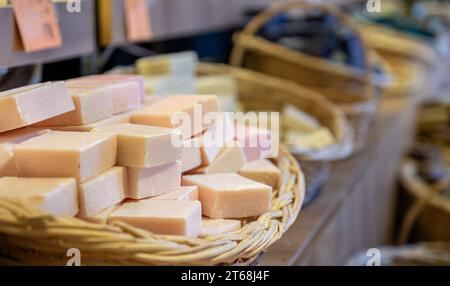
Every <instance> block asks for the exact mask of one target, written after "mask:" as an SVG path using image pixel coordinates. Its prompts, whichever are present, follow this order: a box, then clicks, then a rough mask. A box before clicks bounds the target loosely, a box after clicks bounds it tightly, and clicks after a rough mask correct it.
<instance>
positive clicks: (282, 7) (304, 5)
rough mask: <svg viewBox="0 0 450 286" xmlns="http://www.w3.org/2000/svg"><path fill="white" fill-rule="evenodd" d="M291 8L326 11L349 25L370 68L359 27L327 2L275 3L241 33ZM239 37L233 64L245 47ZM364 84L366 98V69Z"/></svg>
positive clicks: (238, 62) (368, 76)
mask: <svg viewBox="0 0 450 286" xmlns="http://www.w3.org/2000/svg"><path fill="white" fill-rule="evenodd" d="M293 9H305V10H306V9H318V10H320V11H322V12H325V13H328V14H330V15H334V16H336V17H337V18H338V19H339V20H340V21H341V23H342V24H343V25H345V26H347V27H349V28H350V29H352V30H353V32H354V33H355V34H356V36H357V37H358V38H359V39H360V42H361V44H362V46H363V48H364V50H365V53H364V65H365V66H366V68H367V69H370V66H371V64H372V62H373V61H372V60H373V57H369V55H370V53H371V49H370V48H368V46H367V44H366V43H365V41H364V40H363V38H362V37H361V33H360V29H359V27H358V25H357V24H356V23H355V21H354V20H353V19H352V18H351V17H350V16H348V15H346V14H345V13H344V12H342V10H340V9H339V8H337V7H335V6H332V5H328V4H320V3H309V2H305V1H303V0H301V1H298V0H297V1H288V2H282V3H275V4H273V5H272V6H270V7H269V8H268V9H266V10H264V11H262V12H261V13H259V14H258V15H257V16H255V17H254V18H253V19H252V20H251V21H250V22H249V23H248V24H247V26H245V28H244V29H243V30H242V31H241V32H240V34H241V35H248V36H250V35H254V34H255V33H256V32H257V31H258V30H259V29H260V28H261V27H262V26H263V25H264V24H265V23H267V21H269V20H270V19H272V18H273V17H274V16H275V15H277V14H279V13H281V12H285V11H289V10H293ZM239 41H240V40H239V37H235V45H234V47H233V51H232V52H231V59H230V64H231V65H233V66H242V62H243V58H244V53H245V48H244V46H243V45H240V44H239ZM365 84H366V88H365V91H364V93H365V94H366V95H367V97H368V98H371V94H372V88H373V86H372V75H371V72H370V71H368V72H366V74H365Z"/></svg>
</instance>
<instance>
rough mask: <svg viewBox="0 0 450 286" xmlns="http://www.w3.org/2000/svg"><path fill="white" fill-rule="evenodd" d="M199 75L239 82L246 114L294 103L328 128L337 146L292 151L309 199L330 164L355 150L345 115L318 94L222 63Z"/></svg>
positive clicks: (204, 68)
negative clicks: (231, 78) (220, 77)
mask: <svg viewBox="0 0 450 286" xmlns="http://www.w3.org/2000/svg"><path fill="white" fill-rule="evenodd" d="M198 74H199V75H218V74H220V75H224V74H225V75H228V76H231V77H233V78H234V79H235V80H236V82H237V89H238V99H239V102H240V103H241V104H242V105H243V107H244V109H245V111H278V112H279V111H281V110H282V108H283V105H284V104H286V103H290V104H293V105H295V106H297V107H299V108H300V109H302V110H305V111H307V112H308V113H310V114H311V115H312V116H314V117H316V118H317V119H318V120H319V121H320V122H321V123H322V124H323V125H324V126H326V127H328V128H329V129H330V131H331V132H332V133H333V135H334V137H335V138H336V144H334V145H331V146H329V147H327V148H323V149H319V150H309V151H305V150H298V149H294V148H293V149H290V151H291V153H292V154H294V156H295V157H296V158H297V159H298V160H299V161H300V164H301V166H302V170H303V172H304V173H305V178H306V186H307V192H306V193H307V195H306V196H307V199H306V201H305V202H307V201H309V200H310V198H312V195H311V194H314V193H316V191H317V190H318V189H319V188H320V187H321V186H322V185H323V183H324V182H325V180H326V179H327V177H328V165H329V162H330V161H334V160H339V159H343V158H345V157H347V156H349V155H350V153H351V150H352V136H353V134H352V130H351V128H350V126H349V125H348V123H347V121H346V119H345V116H344V114H343V113H342V112H341V111H340V110H339V109H338V108H337V107H336V106H334V104H332V103H331V102H329V101H328V100H326V99H325V98H323V97H322V96H321V95H320V94H318V93H317V92H315V91H312V90H309V89H307V88H303V87H301V86H298V85H296V84H294V83H292V82H289V81H285V80H282V79H278V78H275V77H272V76H268V75H264V74H261V73H258V72H254V71H251V70H246V69H242V68H237V67H231V66H227V65H221V64H206V63H202V64H200V65H199V67H198Z"/></svg>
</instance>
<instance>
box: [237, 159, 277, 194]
mask: <svg viewBox="0 0 450 286" xmlns="http://www.w3.org/2000/svg"><path fill="white" fill-rule="evenodd" d="M239 174H240V175H241V176H244V177H246V178H249V179H251V180H254V181H257V182H260V183H263V184H266V185H269V186H271V187H272V188H273V189H278V184H279V182H280V180H281V170H280V169H279V168H278V167H277V166H275V165H274V164H273V163H272V162H271V161H269V160H267V159H259V160H256V161H252V162H249V163H247V164H245V165H244V167H242V169H241V170H240V171H239Z"/></svg>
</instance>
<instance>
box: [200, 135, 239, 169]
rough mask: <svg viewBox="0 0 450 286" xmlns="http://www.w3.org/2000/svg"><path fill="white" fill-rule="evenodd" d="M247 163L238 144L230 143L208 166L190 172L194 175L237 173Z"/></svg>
mask: <svg viewBox="0 0 450 286" xmlns="http://www.w3.org/2000/svg"><path fill="white" fill-rule="evenodd" d="M246 163H247V158H246V156H245V153H244V149H243V148H242V146H241V145H240V143H239V142H230V143H229V145H227V146H225V147H224V148H223V149H222V151H221V153H220V154H219V156H218V157H217V158H216V159H215V160H214V161H213V162H212V163H211V164H210V165H208V166H204V167H201V168H198V169H195V170H193V171H192V173H194V174H220V173H237V172H239V170H240V169H241V168H242V167H243V166H244V165H245V164H246Z"/></svg>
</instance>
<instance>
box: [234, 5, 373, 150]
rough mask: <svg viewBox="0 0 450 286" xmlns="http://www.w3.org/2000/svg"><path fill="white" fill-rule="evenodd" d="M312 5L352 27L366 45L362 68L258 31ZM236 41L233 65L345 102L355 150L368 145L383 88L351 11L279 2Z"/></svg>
mask: <svg viewBox="0 0 450 286" xmlns="http://www.w3.org/2000/svg"><path fill="white" fill-rule="evenodd" d="M311 10H314V11H320V12H322V13H325V14H327V15H332V16H334V17H336V18H337V19H338V20H339V23H340V24H342V25H343V27H346V28H348V29H350V31H351V32H352V33H353V34H354V36H355V37H356V38H357V39H358V40H359V43H360V45H361V49H362V55H363V63H362V68H356V67H354V66H349V65H346V64H342V63H339V62H337V61H332V60H329V59H326V58H321V57H317V56H313V55H310V54H307V53H305V52H302V51H299V50H293V49H290V48H288V47H285V46H282V45H280V44H278V43H274V42H271V41H270V40H268V39H265V38H263V37H261V36H260V35H259V34H258V32H259V30H260V29H261V28H262V27H263V26H264V25H265V24H266V23H268V22H269V21H270V20H271V19H272V18H273V17H275V16H277V15H279V14H281V13H286V12H293V11H300V12H307V11H311ZM234 40H235V46H234V49H233V52H232V56H231V64H232V65H234V66H243V67H246V68H249V69H252V70H256V71H259V72H262V73H265V74H269V75H272V76H276V77H280V78H283V79H287V80H290V81H293V82H296V83H298V84H300V85H302V86H305V87H308V88H311V89H313V90H315V91H318V92H320V93H321V94H322V95H323V96H325V97H326V98H327V99H329V100H330V101H332V102H333V103H335V104H337V105H338V106H340V107H341V106H342V109H343V110H344V112H345V113H346V115H348V118H349V122H350V124H351V125H352V127H353V129H354V133H355V136H354V144H353V145H354V147H353V152H354V153H356V152H358V151H360V150H361V149H362V148H363V147H364V145H365V142H366V138H367V134H368V133H369V130H370V127H371V124H372V122H373V119H374V116H375V114H376V111H377V109H378V97H379V95H380V89H379V88H380V87H379V86H378V85H376V84H375V83H374V81H373V78H372V77H373V73H372V72H373V70H374V69H375V65H374V61H375V59H376V57H375V56H373V53H372V50H371V49H369V48H367V46H365V44H364V42H363V41H362V40H361V37H360V36H359V30H358V27H357V25H356V24H355V23H354V22H353V20H352V19H351V18H350V17H349V16H346V15H345V14H344V13H342V12H341V11H340V10H339V9H338V8H336V7H333V6H328V5H323V4H311V3H307V2H303V1H295V2H284V3H277V4H274V5H273V6H271V7H270V8H269V9H267V10H265V11H263V12H262V13H260V14H259V15H257V16H256V17H254V18H253V19H252V20H251V21H250V22H249V23H248V24H247V26H246V27H245V28H244V29H243V31H242V32H240V33H238V34H237V35H235V39H234Z"/></svg>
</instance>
